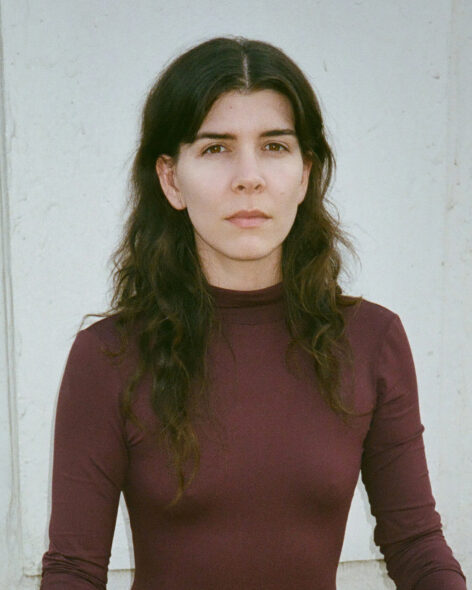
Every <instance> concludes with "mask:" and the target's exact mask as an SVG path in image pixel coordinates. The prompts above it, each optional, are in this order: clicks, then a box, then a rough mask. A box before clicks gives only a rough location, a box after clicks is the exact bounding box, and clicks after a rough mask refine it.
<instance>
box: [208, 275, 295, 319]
mask: <svg viewBox="0 0 472 590" xmlns="http://www.w3.org/2000/svg"><path fill="white" fill-rule="evenodd" d="M209 291H210V294H211V295H212V297H213V299H214V302H215V306H216V308H217V310H218V312H219V313H220V315H221V316H222V318H223V319H224V320H226V321H229V322H231V323H235V324H264V323H267V322H272V321H275V320H280V319H282V318H283V317H284V315H285V314H284V311H285V308H284V286H283V282H282V281H281V282H279V283H276V284H275V285H271V286H270V287H264V288H263V289H255V290H252V291H241V290H235V289H224V288H223V287H217V286H215V285H209Z"/></svg>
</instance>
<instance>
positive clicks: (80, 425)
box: [40, 329, 128, 590]
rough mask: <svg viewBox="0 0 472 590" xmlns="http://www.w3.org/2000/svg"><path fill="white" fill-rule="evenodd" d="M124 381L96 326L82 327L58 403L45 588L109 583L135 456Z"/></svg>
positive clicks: (83, 588)
mask: <svg viewBox="0 0 472 590" xmlns="http://www.w3.org/2000/svg"><path fill="white" fill-rule="evenodd" d="M119 385H120V379H119V376H118V373H117V369H116V367H114V366H113V365H112V362H111V361H110V360H109V358H108V357H107V356H106V355H105V353H104V352H103V351H102V344H101V341H100V340H99V339H98V337H97V336H96V335H95V334H93V333H92V332H91V331H90V329H85V330H82V331H80V332H79V333H78V334H77V336H76V339H75V341H74V343H73V345H72V347H71V350H70V352H69V356H68V359H67V362H66V367H65V370H64V374H63V377H62V382H61V386H60V390H59V397H58V402H57V410H56V420H55V430H54V459H53V474H52V508H51V518H50V523H49V550H48V551H47V552H46V553H45V554H44V555H43V559H42V580H41V586H40V590H59V589H60V590H64V588H67V589H68V590H91V589H93V588H97V589H98V588H99V589H100V590H104V589H105V588H106V583H107V576H108V563H109V559H110V553H111V545H112V540H113V534H114V531H115V525H116V516H117V511H118V504H119V498H120V492H121V489H122V487H123V482H124V478H125V474H126V468H127V461H128V454H127V446H126V440H125V434H124V428H123V422H122V418H121V416H120V412H119V401H118V395H117V392H118V388H119Z"/></svg>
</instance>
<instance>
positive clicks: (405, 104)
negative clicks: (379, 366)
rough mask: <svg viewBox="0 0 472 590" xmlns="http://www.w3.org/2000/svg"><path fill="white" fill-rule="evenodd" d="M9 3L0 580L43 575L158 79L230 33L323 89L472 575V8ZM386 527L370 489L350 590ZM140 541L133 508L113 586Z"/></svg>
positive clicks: (349, 557)
mask: <svg viewBox="0 0 472 590" xmlns="http://www.w3.org/2000/svg"><path fill="white" fill-rule="evenodd" d="M0 7H1V13H0V17H1V20H0V33H1V44H0V51H1V55H2V57H3V59H2V70H1V71H0V76H1V78H0V81H1V93H0V174H1V184H0V196H1V209H0V213H1V218H0V219H1V241H0V255H1V259H0V265H1V271H2V286H1V290H0V327H1V331H0V334H1V335H0V451H1V452H0V525H1V526H0V550H1V555H2V556H7V557H8V558H7V559H3V560H2V561H1V562H0V588H1V589H2V590H3V588H5V589H7V588H8V589H15V590H16V589H18V590H26V589H30V588H37V586H38V583H39V572H40V561H41V557H42V554H43V552H44V551H45V550H46V547H47V543H48V537H47V525H48V519H49V511H50V479H51V468H52V437H53V420H54V411H55V404H56V400H57V393H58V387H59V382H60V377H61V374H62V371H63V368H64V363H65V360H66V357H67V354H68V351H69V348H70V345H71V343H72V340H73V337H74V332H75V331H76V330H77V328H78V327H79V324H80V321H81V319H82V317H83V315H84V314H85V313H88V312H94V311H102V310H104V309H105V308H106V304H107V296H108V294H109V286H110V285H109V282H108V272H109V270H110V267H109V266H108V257H109V255H110V253H111V251H112V249H113V247H114V246H115V244H116V239H117V237H118V233H119V230H120V227H121V224H122V222H123V206H124V203H125V196H126V180H127V173H128V169H129V164H130V161H131V158H132V153H133V148H134V145H135V140H136V133H137V124H138V115H139V111H140V108H141V106H142V101H143V99H144V96H145V94H146V91H147V89H148V88H149V87H150V85H151V83H152V81H153V79H154V77H155V76H156V74H157V73H158V71H159V70H160V69H161V68H162V67H163V65H164V64H166V63H167V62H168V61H169V60H170V59H171V58H172V57H174V56H175V55H176V54H177V53H180V51H182V50H183V49H185V48H187V47H189V46H191V45H193V44H194V43H197V42H199V41H201V40H204V39H207V38H209V37H212V36H216V35H225V34H233V35H234V34H241V35H245V36H247V37H253V38H258V39H263V40H267V41H269V42H272V43H274V44H276V45H279V46H280V47H281V48H283V49H284V50H285V51H286V52H287V53H288V54H289V55H290V56H291V57H292V58H294V59H295V61H297V62H298V63H299V64H300V66H301V67H302V69H303V70H304V71H305V72H306V73H307V74H308V76H309V79H310V80H311V81H312V83H313V85H314V87H315V90H317V91H318V92H319V95H320V97H321V103H322V107H323V109H324V111H325V118H326V122H327V126H328V128H329V130H330V132H331V136H332V143H333V145H334V149H335V153H336V155H337V162H338V172H337V177H336V182H335V185H334V187H333V191H332V198H333V201H334V202H335V203H336V205H337V207H338V209H339V212H340V216H341V219H342V221H343V222H344V225H345V227H346V228H347V229H348V231H350V233H351V235H352V236H353V237H354V240H355V244H356V246H357V250H358V253H359V255H360V258H361V260H362V268H360V269H357V270H355V269H354V268H353V267H351V271H352V273H351V276H347V275H346V276H345V277H344V279H343V280H344V281H345V287H346V290H347V291H348V292H352V293H354V294H362V295H364V297H366V298H367V299H370V300H373V301H377V302H379V303H381V304H382V305H385V306H386V307H389V308H390V309H392V310H394V311H395V312H397V313H398V314H399V315H400V316H401V318H402V321H403V323H404V325H405V328H406V330H407V333H408V336H409V339H410V343H411V346H412V350H413V355H414V358H415V363H416V368H417V375H418V384H419V388H420V404H421V412H422V420H423V423H424V424H425V427H426V430H425V435H424V437H425V444H426V452H427V457H428V465H429V471H430V476H431V481H432V486H433V492H434V494H435V498H436V502H437V509H438V511H439V512H440V514H441V516H442V520H443V526H444V532H445V536H446V539H447V541H448V543H449V544H450V545H451V547H452V548H453V551H454V553H455V555H456V557H457V558H458V559H459V561H460V562H461V564H462V566H463V569H464V571H465V573H466V576H467V577H468V580H470V579H472V553H471V549H470V543H469V535H468V534H467V533H468V532H469V530H470V515H471V510H472V506H471V498H472V469H471V460H470V456H469V453H467V449H468V448H470V444H471V442H472V441H471V434H470V429H469V428H468V424H470V421H471V420H472V402H471V399H472V396H471V395H470V394H471V392H472V390H471V385H470V383H472V366H471V364H470V360H469V359H470V357H471V355H472V314H471V311H472V305H471V303H470V302H471V300H472V264H471V262H472V199H471V197H470V195H471V193H472V178H471V176H472V171H471V167H470V153H471V152H472V150H471V148H472V124H471V121H470V114H469V105H470V104H472V67H471V66H472V63H471V62H472V40H471V37H470V31H471V30H472V6H471V4H470V3H469V2H467V0H452V1H448V2H446V1H445V0H418V1H417V2H415V3H412V2H410V1H409V0H396V1H394V2H391V1H388V0H380V1H379V0H365V1H363V0H357V1H352V2H345V1H344V0H334V1H332V2H321V1H318V2H316V1H315V2H314V1H313V0H310V1H308V0H300V1H298V2H295V3H288V4H287V3H286V2H282V1H281V0H272V1H271V2H269V1H268V0H264V1H261V2H258V3H254V4H251V5H249V3H246V2H241V1H237V2H234V1H231V2H230V1H224V0H222V1H221V2H218V3H213V2H211V1H210V0H203V1H202V2H199V3H194V4H188V3H187V2H186V1H185V2H184V0H175V1H174V2H172V3H169V2H160V1H155V0H140V1H138V2H135V3H133V5H132V6H131V4H130V3H129V2H124V1H121V2H115V3H97V2H93V1H92V0H84V1H82V2H80V3H77V2H72V1H70V0H61V1H59V0H45V1H43V2H40V3H30V2H28V1H27V0H1V3H0ZM249 7H250V10H248V8H249ZM346 262H347V263H348V266H350V261H349V260H346ZM451 500H452V501H451ZM374 524H375V523H374V521H373V519H372V516H371V515H370V510H369V506H368V501H367V497H366V495H365V492H364V490H363V488H362V484H359V486H358V489H357V490H356V493H355V496H354V500H353V504H352V509H351V513H350V516H349V521H348V526H347V530H346V537H345V543H344V547H343V553H342V556H341V561H342V563H341V565H340V568H339V575H338V586H339V588H340V590H344V589H346V590H348V589H349V590H357V589H358V588H359V590H360V589H361V588H362V589H363V590H365V589H366V588H375V589H379V588H385V589H387V588H393V585H392V583H391V581H390V580H389V579H388V577H387V576H386V573H385V567H384V564H383V562H382V561H379V560H380V559H381V554H380V553H379V551H378V549H377V548H376V547H375V546H374V544H373V541H372V528H373V526H374ZM130 541H131V537H130V531H129V525H128V522H127V515H126V510H125V507H124V502H122V505H121V509H120V513H119V519H118V524H117V530H116V534H115V539H114V544H113V551H112V559H111V564H110V568H111V571H110V582H109V587H110V588H111V589H112V590H121V589H125V588H129V586H130V580H131V573H130V571H129V569H130V568H131V567H132V565H133V561H132V547H131V542H130ZM2 584H3V585H2Z"/></svg>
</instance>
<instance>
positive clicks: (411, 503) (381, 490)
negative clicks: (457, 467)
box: [361, 314, 466, 590]
mask: <svg viewBox="0 0 472 590" xmlns="http://www.w3.org/2000/svg"><path fill="white" fill-rule="evenodd" d="M376 391H377V404H376V408H375V410H374V414H373V417H372V420H371V424H370V428H369V432H368V434H367V436H366V438H365V440H364V449H363V456H362V464H361V478H362V481H363V483H364V486H365V488H366V491H367V495H368V498H369V503H370V508H371V513H372V515H373V516H374V517H375V519H376V526H375V528H374V542H375V544H376V545H377V546H378V547H379V548H380V551H381V553H382V554H383V555H384V558H385V562H386V567H387V571H388V574H389V576H390V578H391V579H392V580H393V581H394V582H395V584H396V586H397V589H398V590H466V584H465V581H466V580H465V576H464V574H463V572H462V570H461V567H460V565H459V563H458V562H457V561H456V559H455V558H454V556H453V553H452V551H451V549H450V547H449V546H448V545H447V543H446V540H445V538H444V536H443V532H442V524H441V519H440V515H439V514H438V512H437V511H436V510H435V506H436V503H435V500H434V497H433V494H432V488H431V483H430V479H429V473H428V468H427V463H426V456H425V449H424V443H423V432H424V426H423V425H422V423H421V418H420V410H419V401H418V389H417V379H416V372H415V366H414V362H413V357H412V353H411V349H410V345H409V342H408V339H407V336H406V333H405V330H404V328H403V325H402V322H401V320H400V318H399V316H398V315H397V314H394V316H393V317H392V319H391V320H390V322H389V324H388V326H387V329H386V331H385V333H384V336H383V340H382V342H381V345H380V348H379V356H378V359H377V370H376Z"/></svg>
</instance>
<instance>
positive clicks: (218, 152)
mask: <svg viewBox="0 0 472 590" xmlns="http://www.w3.org/2000/svg"><path fill="white" fill-rule="evenodd" d="M222 147H223V146H222V145H220V144H215V145H210V146H208V147H207V148H206V149H205V150H203V154H220V153H221V152H220V151H214V150H215V148H222ZM210 150H211V151H210Z"/></svg>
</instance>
